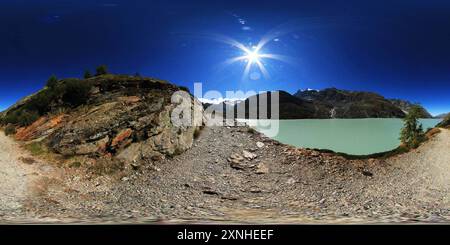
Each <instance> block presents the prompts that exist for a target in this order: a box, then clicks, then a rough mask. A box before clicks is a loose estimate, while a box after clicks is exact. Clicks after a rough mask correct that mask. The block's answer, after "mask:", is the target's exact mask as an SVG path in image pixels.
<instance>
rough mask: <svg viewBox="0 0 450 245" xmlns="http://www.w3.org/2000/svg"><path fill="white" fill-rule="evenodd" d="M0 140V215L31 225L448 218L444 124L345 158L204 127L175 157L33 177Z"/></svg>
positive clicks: (449, 175)
mask: <svg viewBox="0 0 450 245" xmlns="http://www.w3.org/2000/svg"><path fill="white" fill-rule="evenodd" d="M0 142H1V143H2V144H1V145H0V147H1V148H0V157H1V161H0V164H1V172H0V173H1V174H2V175H4V176H6V177H2V179H1V181H2V182H1V183H2V187H4V188H2V190H1V191H0V213H2V214H3V215H5V213H7V214H10V215H11V211H17V212H24V214H23V215H22V217H25V218H33V219H34V220H35V221H37V222H42V221H43V222H55V221H61V222H82V221H85V222H108V221H112V222H117V221H130V222H155V221H158V222H238V223H261V222H263V223H361V222H363V223H367V222H375V223H380V222H381V223H383V222H408V223H411V222H413V223H417V222H432V223H436V222H445V223H448V222H449V221H450V202H449V200H450V151H449V149H450V131H449V130H445V129H443V130H442V132H441V133H439V134H437V135H436V136H435V137H434V138H433V139H431V140H430V141H428V142H427V143H426V144H424V145H422V146H421V147H419V148H418V149H416V150H413V151H411V152H409V153H406V154H403V155H399V156H396V157H393V158H390V159H387V160H378V159H369V160H346V159H344V158H342V157H339V156H335V155H333V154H325V153H318V152H315V151H311V150H304V149H297V148H294V147H291V146H287V145H283V144H279V143H278V142H275V141H273V140H270V139H268V138H266V137H264V136H262V135H260V134H254V133H251V132H249V131H248V129H246V128H241V127H240V128H237V127H231V128H227V127H217V128H205V129H204V130H203V131H202V133H201V134H200V136H199V138H198V139H196V141H195V145H194V147H193V148H191V149H190V150H188V151H187V152H185V153H183V154H181V155H178V156H175V157H173V158H168V159H163V160H160V161H157V162H148V163H142V165H139V166H134V167H133V168H130V169H127V170H126V171H124V172H120V173H117V174H114V175H103V176H98V175H95V174H92V173H89V172H88V171H86V170H85V169H84V168H79V169H73V168H58V170H57V171H50V172H48V173H47V174H45V173H44V174H42V173H39V174H35V173H34V172H33V171H35V170H34V169H33V168H36V167H37V166H39V164H33V165H32V166H28V165H24V164H23V163H21V162H20V161H19V160H18V159H19V158H20V157H23V155H22V154H21V153H20V152H21V150H20V149H19V148H18V145H17V144H16V143H14V142H13V141H12V140H10V139H8V138H6V137H5V136H4V135H0ZM257 142H258V143H257ZM244 151H246V152H244ZM246 157H247V158H246ZM233 159H234V160H233ZM41 165H42V164H41ZM42 166H45V167H46V168H48V165H42ZM41 168H42V167H41ZM41 172H42V171H41ZM56 172H58V174H55V173H56ZM33 173H34V174H33ZM49 173H52V174H51V175H50V174H49ZM35 175H39V176H40V178H38V179H33V178H34V177H33V176H35ZM30 183H33V184H31V187H33V188H30ZM37 187H38V188H37ZM30 189H34V190H38V191H34V192H33V194H31V193H30V191H29V190H30ZM21 206H23V208H20V207H21ZM0 219H1V217H0Z"/></svg>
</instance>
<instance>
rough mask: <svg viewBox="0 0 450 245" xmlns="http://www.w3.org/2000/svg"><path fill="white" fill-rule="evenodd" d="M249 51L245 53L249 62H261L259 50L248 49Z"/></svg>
mask: <svg viewBox="0 0 450 245" xmlns="http://www.w3.org/2000/svg"><path fill="white" fill-rule="evenodd" d="M246 52H247V54H246V55H245V58H246V60H247V62H248V63H249V64H253V63H258V62H260V58H261V57H260V55H259V53H258V51H257V50H253V51H250V50H249V51H246Z"/></svg>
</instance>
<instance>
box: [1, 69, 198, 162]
mask: <svg viewBox="0 0 450 245" xmlns="http://www.w3.org/2000/svg"><path fill="white" fill-rule="evenodd" d="M79 82H80V83H89V85H90V91H89V94H88V98H87V100H86V102H85V103H83V104H81V105H79V106H77V107H73V108H70V107H69V108H68V107H65V105H63V104H60V102H59V100H58V99H55V100H54V101H51V104H52V112H49V113H47V114H46V115H44V116H42V117H40V118H39V119H38V120H37V121H35V122H34V123H32V124H31V125H30V126H28V127H22V128H19V129H18V130H17V134H16V138H17V139H18V140H23V141H29V140H35V139H38V138H39V139H40V140H42V142H44V143H45V144H46V145H47V147H48V148H49V149H50V150H52V151H53V152H55V153H57V154H61V155H63V156H89V157H102V156H108V157H116V158H117V159H120V160H122V161H124V162H128V163H132V162H135V161H138V160H143V159H155V158H164V157H165V156H170V155H175V154H178V153H181V152H183V151H185V150H187V149H189V148H190V147H191V146H192V144H193V140H194V134H195V131H196V130H199V128H200V126H201V125H202V120H203V118H202V111H203V108H202V105H201V103H200V102H198V101H197V100H196V99H194V98H193V96H191V95H190V94H188V93H187V92H182V91H181V90H180V89H179V88H178V87H177V86H175V85H173V84H170V83H168V82H165V81H161V80H156V79H150V78H138V77H131V76H118V75H103V76H98V77H94V78H90V79H87V80H80V81H79ZM60 83H64V80H62V81H60ZM176 92H178V93H181V95H184V96H185V97H187V98H188V99H189V101H188V102H187V103H181V102H179V101H175V100H174V99H173V95H174V93H176ZM181 95H180V96H181ZM28 100H29V98H28ZM21 106H27V101H24V102H21V103H20V104H16V105H15V106H14V108H11V109H10V110H8V111H6V112H5V114H7V113H9V112H13V111H17V110H20V107H21ZM175 109H176V110H179V111H183V112H190V113H191V115H190V117H188V118H190V123H187V124H180V125H178V124H177V125H175V124H174V122H173V120H172V116H173V115H172V112H173V111H174V110H175ZM58 111H61V113H59V114H58V113H56V112H58ZM54 114H57V115H56V116H50V115H54ZM186 116H187V115H184V114H182V117H186Z"/></svg>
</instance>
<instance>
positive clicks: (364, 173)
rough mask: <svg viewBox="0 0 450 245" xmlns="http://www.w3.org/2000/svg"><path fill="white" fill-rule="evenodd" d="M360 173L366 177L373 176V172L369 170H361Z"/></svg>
mask: <svg viewBox="0 0 450 245" xmlns="http://www.w3.org/2000/svg"><path fill="white" fill-rule="evenodd" d="M362 174H363V175H364V176H367V177H372V176H373V173H372V172H369V171H367V170H363V171H362Z"/></svg>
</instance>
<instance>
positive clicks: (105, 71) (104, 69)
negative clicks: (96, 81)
mask: <svg viewBox="0 0 450 245" xmlns="http://www.w3.org/2000/svg"><path fill="white" fill-rule="evenodd" d="M96 72H97V73H96V74H95V75H96V76H101V75H106V74H108V67H106V65H101V66H99V67H97V69H96Z"/></svg>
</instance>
